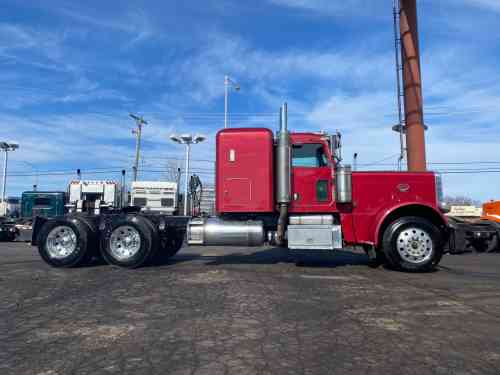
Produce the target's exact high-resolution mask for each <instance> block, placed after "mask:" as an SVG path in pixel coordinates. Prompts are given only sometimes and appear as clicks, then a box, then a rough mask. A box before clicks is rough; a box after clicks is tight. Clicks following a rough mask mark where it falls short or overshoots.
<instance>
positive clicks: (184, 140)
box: [170, 134, 206, 216]
mask: <svg viewBox="0 0 500 375" xmlns="http://www.w3.org/2000/svg"><path fill="white" fill-rule="evenodd" d="M170 139H171V140H172V141H174V142H176V143H179V144H182V145H186V169H185V176H184V178H185V180H184V216H187V204H188V188H189V163H190V158H191V145H192V144H197V143H201V142H203V141H204V140H205V139H206V137H205V136H203V135H200V134H197V135H194V136H193V135H192V134H182V135H180V136H177V135H175V134H172V135H171V136H170Z"/></svg>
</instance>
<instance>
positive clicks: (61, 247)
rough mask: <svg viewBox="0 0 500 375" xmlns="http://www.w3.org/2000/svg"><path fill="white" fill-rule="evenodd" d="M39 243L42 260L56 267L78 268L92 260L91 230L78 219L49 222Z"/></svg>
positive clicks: (39, 237)
mask: <svg viewBox="0 0 500 375" xmlns="http://www.w3.org/2000/svg"><path fill="white" fill-rule="evenodd" d="M37 243H38V252H39V253H40V256H41V257H42V259H43V260H44V261H45V262H47V263H48V264H50V265H51V266H54V267H76V266H79V265H81V264H84V263H87V262H89V261H90V259H91V258H92V251H91V249H90V246H89V245H91V244H92V240H91V234H90V229H89V227H88V226H87V225H86V224H84V223H83V222H81V221H79V220H78V219H76V218H69V219H62V220H53V221H48V222H47V223H45V225H44V226H43V227H42V228H41V230H40V234H39V235H38V241H37Z"/></svg>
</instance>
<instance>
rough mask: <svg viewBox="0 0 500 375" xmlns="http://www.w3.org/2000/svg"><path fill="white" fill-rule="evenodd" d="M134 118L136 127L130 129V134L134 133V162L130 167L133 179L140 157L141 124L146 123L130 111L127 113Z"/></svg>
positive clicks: (135, 175) (135, 177) (135, 179)
mask: <svg viewBox="0 0 500 375" xmlns="http://www.w3.org/2000/svg"><path fill="white" fill-rule="evenodd" d="M129 115H130V117H132V118H133V119H134V120H135V123H136V125H137V129H134V130H132V134H135V135H136V139H135V162H134V166H133V167H132V169H133V172H134V176H133V179H134V181H137V170H138V169H139V159H140V157H141V136H142V126H143V125H147V123H148V122H147V121H145V120H144V119H143V118H142V117H140V116H137V115H134V114H132V113H130V114H129Z"/></svg>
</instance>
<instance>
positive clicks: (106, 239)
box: [101, 216, 158, 268]
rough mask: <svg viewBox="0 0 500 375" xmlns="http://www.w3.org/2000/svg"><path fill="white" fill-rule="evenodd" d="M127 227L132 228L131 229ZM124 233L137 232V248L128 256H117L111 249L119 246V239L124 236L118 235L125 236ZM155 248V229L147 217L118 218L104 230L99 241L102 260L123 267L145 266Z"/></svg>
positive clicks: (151, 257) (152, 255)
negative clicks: (138, 241)
mask: <svg viewBox="0 0 500 375" xmlns="http://www.w3.org/2000/svg"><path fill="white" fill-rule="evenodd" d="M127 228H133V230H131V229H127ZM122 230H123V231H122ZM134 230H135V232H134ZM127 231H128V232H127ZM126 233H133V234H135V233H137V234H138V236H139V240H140V243H139V248H138V249H137V250H136V251H134V252H133V253H132V254H131V255H130V256H129V257H127V256H122V257H119V256H117V254H116V252H114V251H113V248H115V249H116V247H119V244H120V241H121V240H122V239H123V238H124V237H120V236H121V235H124V236H125V237H126ZM113 241H114V242H113ZM117 241H118V242H117ZM112 242H113V245H112ZM157 249H158V234H157V231H156V229H155V227H154V226H153V225H152V224H151V223H150V222H149V221H148V220H147V219H145V218H143V217H141V216H124V217H121V218H119V219H118V220H116V221H115V222H114V223H113V224H112V225H111V226H110V227H109V229H108V230H106V232H105V234H104V236H103V238H102V242H101V254H102V257H103V258H104V260H106V262H108V263H109V264H112V265H115V266H119V267H124V268H137V267H141V266H145V265H146V264H148V263H149V262H151V261H152V260H153V258H154V256H155V253H156V251H157Z"/></svg>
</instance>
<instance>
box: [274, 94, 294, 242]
mask: <svg viewBox="0 0 500 375" xmlns="http://www.w3.org/2000/svg"><path fill="white" fill-rule="evenodd" d="M290 169H291V145H290V134H289V133H288V105H287V103H286V102H285V103H283V106H282V107H281V111H280V131H279V132H278V134H277V147H276V202H277V203H278V207H279V219H278V228H277V233H276V242H277V244H278V245H283V244H284V242H285V232H286V226H287V222H288V206H289V205H290V200H291V188H290V187H291V173H290Z"/></svg>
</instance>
